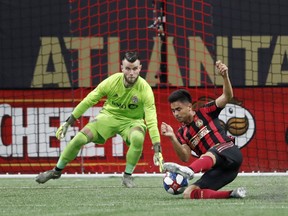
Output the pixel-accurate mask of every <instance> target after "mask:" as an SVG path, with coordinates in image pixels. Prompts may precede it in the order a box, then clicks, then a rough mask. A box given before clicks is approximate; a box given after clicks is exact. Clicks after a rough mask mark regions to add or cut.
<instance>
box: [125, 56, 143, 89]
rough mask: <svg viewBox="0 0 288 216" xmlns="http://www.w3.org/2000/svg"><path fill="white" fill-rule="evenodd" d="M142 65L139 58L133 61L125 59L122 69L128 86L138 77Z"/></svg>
mask: <svg viewBox="0 0 288 216" xmlns="http://www.w3.org/2000/svg"><path fill="white" fill-rule="evenodd" d="M141 68H142V65H141V64H140V61H139V60H138V59H137V60H136V61H135V62H133V63H131V62H129V61H127V59H124V60H123V61H122V65H121V70H122V72H123V74H124V85H125V86H126V87H129V86H132V85H133V84H134V83H135V82H136V81H137V79H138V77H139V74H140V71H141Z"/></svg>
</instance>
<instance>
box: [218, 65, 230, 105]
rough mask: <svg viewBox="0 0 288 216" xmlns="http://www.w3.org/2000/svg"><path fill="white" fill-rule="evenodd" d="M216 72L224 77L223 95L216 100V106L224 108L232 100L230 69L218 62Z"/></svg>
mask: <svg viewBox="0 0 288 216" xmlns="http://www.w3.org/2000/svg"><path fill="white" fill-rule="evenodd" d="M216 70H217V71H218V74H219V75H221V76H222V77H223V93H222V95H221V96H220V97H218V98H217V99H216V105H217V107H219V108H223V107H225V105H226V104H227V103H228V102H229V101H230V100H231V99H232V97H233V89H232V85H231V82H230V79H229V74H228V67H227V66H226V65H225V64H224V63H222V62H221V61H220V60H218V61H217V62H216Z"/></svg>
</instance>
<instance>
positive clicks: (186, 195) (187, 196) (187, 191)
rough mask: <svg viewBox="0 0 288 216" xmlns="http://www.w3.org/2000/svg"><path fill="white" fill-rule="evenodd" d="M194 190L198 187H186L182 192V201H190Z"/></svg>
mask: <svg viewBox="0 0 288 216" xmlns="http://www.w3.org/2000/svg"><path fill="white" fill-rule="evenodd" d="M195 189H199V187H198V186H196V185H190V186H188V187H187V188H186V189H185V191H184V192H183V198H184V199H191V193H192V191H193V190H195Z"/></svg>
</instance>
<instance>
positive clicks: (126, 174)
mask: <svg viewBox="0 0 288 216" xmlns="http://www.w3.org/2000/svg"><path fill="white" fill-rule="evenodd" d="M124 175H129V176H131V175H132V174H131V173H126V172H124Z"/></svg>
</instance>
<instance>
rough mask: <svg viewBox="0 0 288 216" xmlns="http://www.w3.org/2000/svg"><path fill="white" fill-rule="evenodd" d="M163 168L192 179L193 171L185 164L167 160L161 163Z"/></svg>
mask: <svg viewBox="0 0 288 216" xmlns="http://www.w3.org/2000/svg"><path fill="white" fill-rule="evenodd" d="M163 169H164V170H167V171H169V172H173V173H179V174H181V175H182V176H183V177H184V178H187V179H189V180H190V179H192V178H193V177H194V172H193V170H192V169H190V168H189V167H187V166H181V165H179V164H177V163H173V162H167V163H164V164H163Z"/></svg>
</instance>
